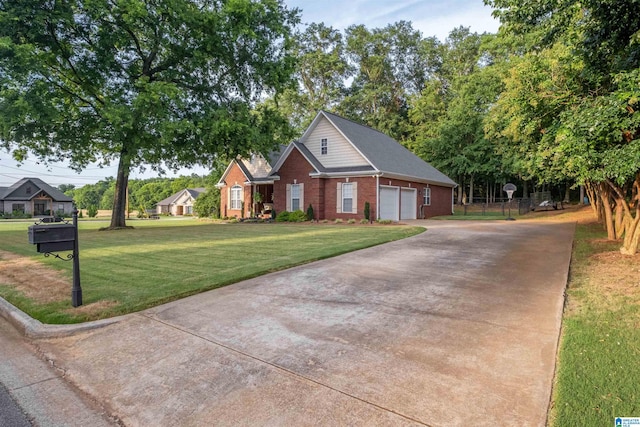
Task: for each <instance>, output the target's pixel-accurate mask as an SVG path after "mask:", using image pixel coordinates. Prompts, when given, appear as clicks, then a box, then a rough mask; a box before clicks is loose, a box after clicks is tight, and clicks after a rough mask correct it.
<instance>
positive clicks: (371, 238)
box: [0, 220, 424, 323]
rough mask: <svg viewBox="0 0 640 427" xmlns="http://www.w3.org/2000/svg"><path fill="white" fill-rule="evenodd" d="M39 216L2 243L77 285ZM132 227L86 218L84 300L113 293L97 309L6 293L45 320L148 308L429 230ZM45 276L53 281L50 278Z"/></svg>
mask: <svg viewBox="0 0 640 427" xmlns="http://www.w3.org/2000/svg"><path fill="white" fill-rule="evenodd" d="M32 223H33V222H23V223H17V222H11V223H0V241H1V242H2V249H3V250H5V251H10V252H14V253H17V254H21V255H27V256H30V257H32V258H33V259H37V260H38V261H39V262H42V263H45V264H47V265H49V266H50V267H52V268H55V269H58V270H63V271H64V274H65V275H66V276H67V277H68V278H69V294H70V293H71V292H70V289H71V277H72V272H71V269H72V263H71V262H63V261H60V260H57V259H53V258H51V257H49V258H45V257H44V256H43V255H40V254H37V253H36V248H35V245H30V244H28V241H27V227H28V226H29V225H31V224H32ZM129 224H130V225H134V226H135V229H132V230H119V231H109V232H108V231H99V230H98V228H99V227H102V226H104V225H105V223H100V222H80V225H79V244H80V257H79V259H80V270H81V284H82V290H83V303H84V304H85V306H86V305H88V304H91V303H96V302H100V301H112V302H115V305H114V306H112V307H106V308H104V309H101V310H100V311H98V312H93V313H78V311H77V310H76V312H75V313H74V311H73V309H71V310H69V308H70V297H69V300H65V301H60V302H55V303H49V304H39V303H37V302H35V301H31V300H29V299H27V298H25V297H24V296H23V295H21V294H20V293H19V292H17V291H15V290H14V289H12V288H11V287H9V286H7V285H6V284H5V285H1V284H0V296H2V297H3V298H5V299H7V300H8V301H9V302H11V303H12V304H14V305H16V306H17V307H18V308H20V309H21V310H23V311H25V312H26V313H28V314H29V315H31V316H32V317H34V318H36V319H38V320H40V321H42V322H44V323H76V322H82V321H86V320H94V319H99V318H106V317H112V316H115V315H119V314H125V313H131V312H135V311H139V310H143V309H145V308H149V307H152V306H155V305H158V304H161V303H164V302H168V301H172V300H175V299H178V298H182V297H185V296H188V295H192V294H195V293H199V292H202V291H206V290H210V289H214V288H218V287H220V286H224V285H228V284H231V283H235V282H238V281H240V280H243V279H247V278H251V277H256V276H259V275H262V274H265V273H268V272H272V271H277V270H282V269H285V268H288V267H291V266H294V265H299V264H303V263H307V262H311V261H314V260H319V259H323V258H328V257H332V256H336V255H338V254H342V253H345V252H350V251H353V250H357V249H362V248H365V247H369V246H374V245H378V244H381V243H385V242H389V241H393V240H397V239H401V238H404V237H408V236H411V235H415V234H418V233H420V232H422V231H424V229H423V228H420V227H403V226H388V227H385V226H364V227H363V226H355V225H354V226H345V225H342V226H328V225H309V224H302V225H292V224H213V223H207V222H199V221H197V220H181V221H172V220H159V221H130V222H129ZM39 280H42V282H43V286H46V280H44V279H43V278H40V279H39Z"/></svg>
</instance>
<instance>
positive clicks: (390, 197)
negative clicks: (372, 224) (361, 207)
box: [380, 185, 400, 221]
mask: <svg viewBox="0 0 640 427" xmlns="http://www.w3.org/2000/svg"><path fill="white" fill-rule="evenodd" d="M399 199H400V189H399V188H398V187H387V186H383V185H381V186H380V219H390V220H392V221H398V219H399V212H398V206H399V204H400V200H399Z"/></svg>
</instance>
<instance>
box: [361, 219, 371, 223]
mask: <svg viewBox="0 0 640 427" xmlns="http://www.w3.org/2000/svg"><path fill="white" fill-rule="evenodd" d="M360 224H369V220H368V219H361V220H360Z"/></svg>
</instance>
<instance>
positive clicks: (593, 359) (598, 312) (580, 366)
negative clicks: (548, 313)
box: [550, 225, 640, 427]
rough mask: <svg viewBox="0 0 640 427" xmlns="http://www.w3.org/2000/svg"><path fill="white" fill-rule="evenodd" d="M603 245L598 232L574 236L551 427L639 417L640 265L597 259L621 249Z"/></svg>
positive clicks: (589, 229) (584, 228) (590, 229)
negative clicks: (639, 286) (639, 283)
mask: <svg viewBox="0 0 640 427" xmlns="http://www.w3.org/2000/svg"><path fill="white" fill-rule="evenodd" d="M604 237H606V235H605V233H604V232H603V231H602V228H601V227H600V226H597V225H578V227H577V229H576V239H575V242H574V251H573V258H572V262H571V274H570V280H569V284H568V290H567V292H568V304H567V308H566V310H565V314H564V318H563V329H562V337H561V342H560V351H559V361H558V367H557V373H556V384H555V386H554V396H553V407H552V411H551V414H550V425H552V426H558V427H563V426H581V427H589V426H593V427H600V426H607V425H613V424H614V418H615V417H625V416H626V417H638V416H640V290H639V289H638V282H637V280H638V279H637V278H638V276H639V275H638V271H639V269H640V265H638V263H637V257H636V258H635V260H634V259H631V258H626V259H622V260H620V259H618V260H615V259H616V258H607V256H604V257H603V256H598V254H602V255H609V256H611V255H613V253H612V251H616V250H617V248H618V247H619V243H615V244H611V243H608V242H606V241H604V240H603V239H604ZM607 253H609V254H607ZM610 259H614V260H615V261H608V260H610ZM627 269H630V271H629V270H627ZM625 270H626V273H630V274H628V275H625ZM621 273H622V274H621Z"/></svg>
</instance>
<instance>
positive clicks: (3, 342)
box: [0, 317, 117, 427]
mask: <svg viewBox="0 0 640 427" xmlns="http://www.w3.org/2000/svg"><path fill="white" fill-rule="evenodd" d="M0 361H1V362H0V383H1V384H3V385H4V387H6V389H7V391H8V392H9V394H10V396H11V397H12V399H13V400H14V401H16V403H17V404H18V405H19V406H20V407H21V409H22V411H23V412H24V418H26V420H27V421H28V422H30V423H32V424H33V425H36V426H40V427H48V426H52V427H53V426H55V427H76V426H77V427H84V426H92V427H101V426H114V425H117V420H115V419H112V418H110V417H109V415H108V414H107V413H106V412H105V411H104V409H103V408H102V407H101V406H100V404H99V403H98V402H95V401H92V399H91V398H89V396H84V395H83V394H82V393H80V392H78V390H77V389H76V388H75V387H73V386H72V385H70V384H69V383H68V382H67V381H66V380H65V379H64V371H62V370H60V369H56V368H55V367H53V366H52V365H50V364H48V363H47V362H45V361H44V360H42V359H41V358H40V357H38V356H37V351H36V349H35V348H34V347H33V346H32V345H30V344H29V343H28V342H27V341H26V340H25V339H24V337H23V336H21V335H20V334H19V333H18V331H16V329H15V328H14V327H13V326H12V325H10V324H9V323H8V322H7V321H6V320H5V319H3V318H1V317H0ZM5 415H6V416H7V418H6V419H5ZM9 415H10V414H4V413H3V412H2V411H1V410H0V426H5V425H6V426H11V425H19V424H14V423H16V422H17V421H19V420H20V418H13V419H10V418H9Z"/></svg>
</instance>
